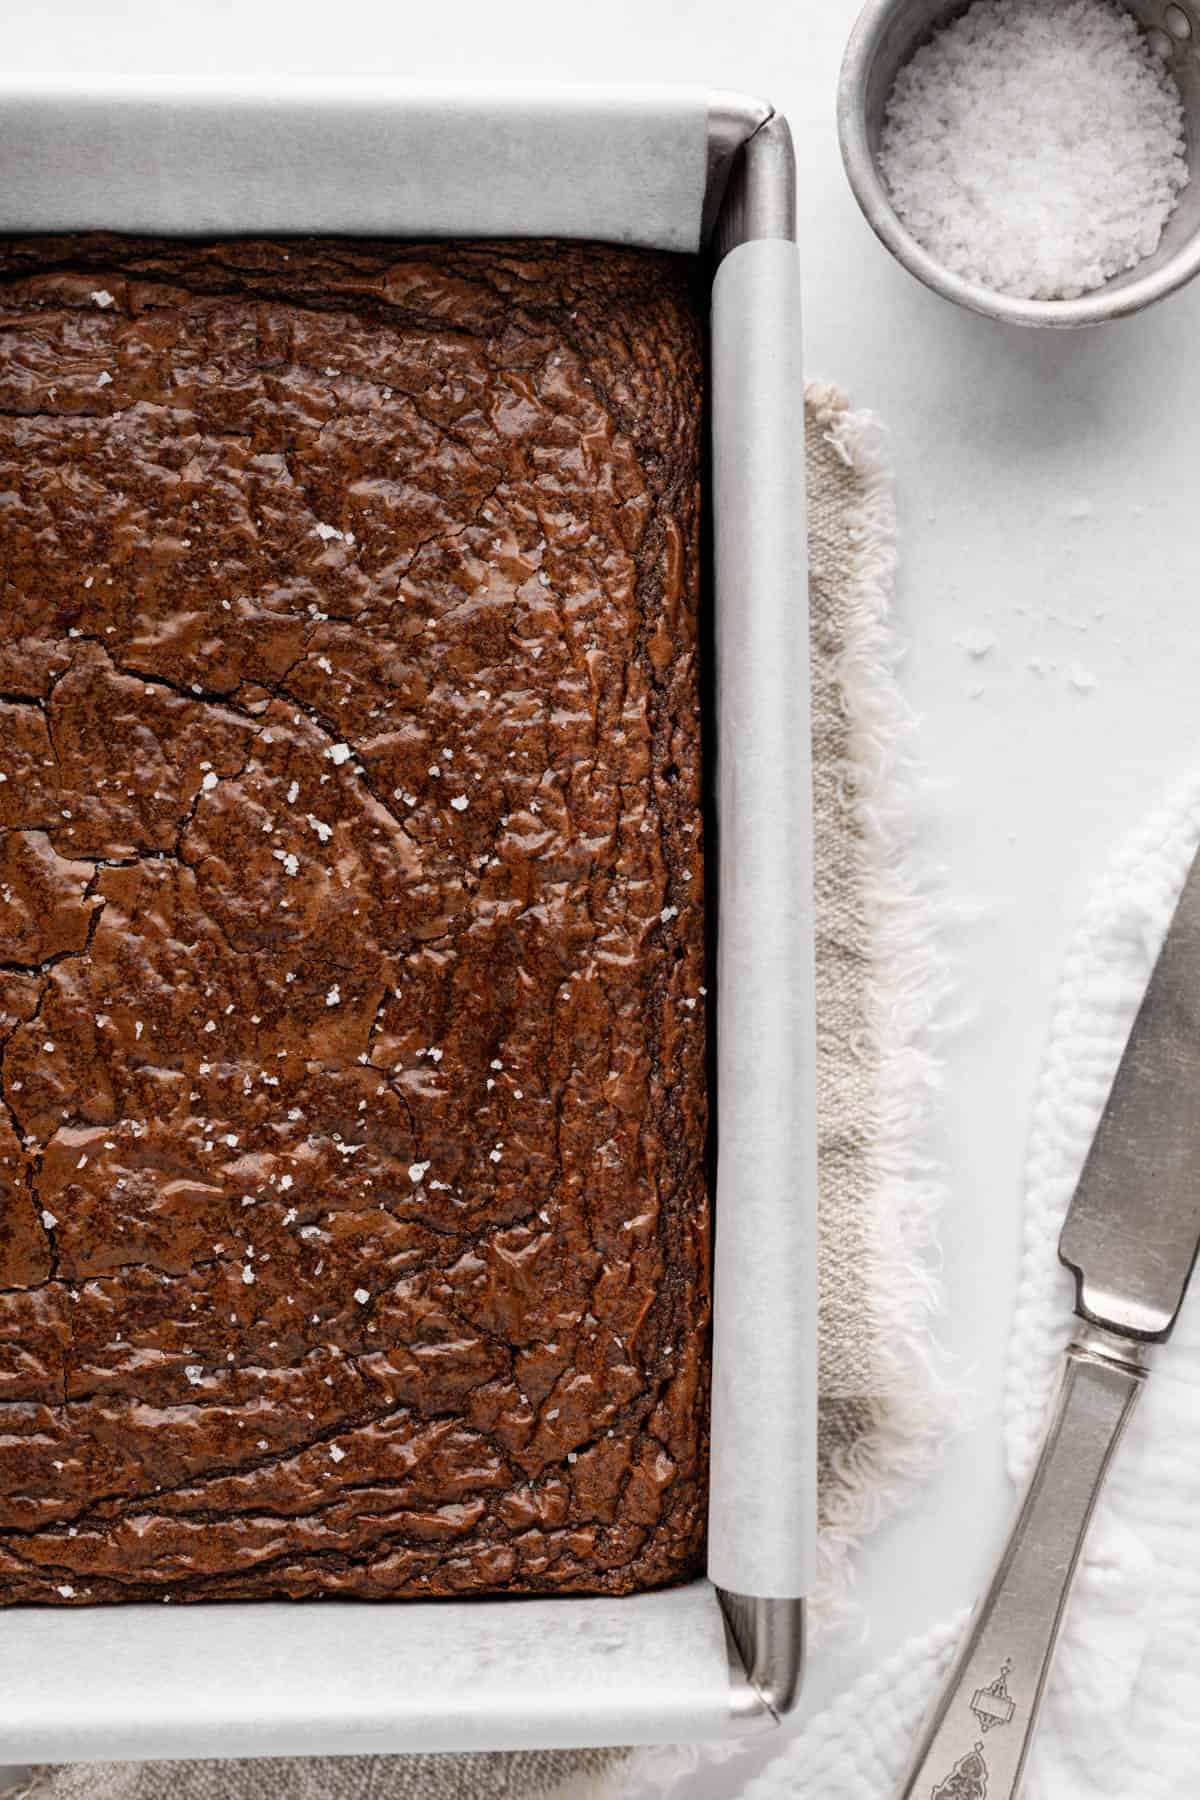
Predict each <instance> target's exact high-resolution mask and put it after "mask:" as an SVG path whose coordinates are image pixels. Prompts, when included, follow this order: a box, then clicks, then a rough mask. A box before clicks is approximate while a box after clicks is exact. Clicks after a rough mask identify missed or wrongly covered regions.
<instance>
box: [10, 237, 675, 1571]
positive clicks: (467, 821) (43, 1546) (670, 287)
mask: <svg viewBox="0 0 1200 1800" xmlns="http://www.w3.org/2000/svg"><path fill="white" fill-rule="evenodd" d="M687 282H688V276H687V265H686V264H681V263H679V262H677V261H676V260H675V259H671V258H669V257H664V256H658V255H653V254H649V253H642V252H626V251H618V250H613V249H604V248H600V247H593V246H580V245H547V244H536V245H535V244H521V245H462V244H455V245H442V246H428V245H425V246H421V245H404V244H386V245H384V244H381V245H371V244H353V245H352V244H348V243H335V242H292V243H270V242H246V241H243V242H237V243H228V244H215V245H193V244H186V243H165V242H150V241H136V240H131V239H119V238H112V237H102V236H79V237H69V238H61V239H50V238H26V239H16V240H13V239H9V240H4V241H0V546H2V558H3V560H2V564H0V583H2V586H0V696H2V698H0V1046H2V1047H0V1099H2V1105H0V1602H9V1603H11V1602H18V1601H30V1600H32V1601H39V1602H45V1601H49V1602H56V1603H57V1602H59V1601H62V1602H71V1603H80V1602H85V1603H86V1602H93V1601H110V1600H119V1599H126V1598H139V1599H145V1598H149V1597H155V1596H158V1597H162V1598H173V1597H177V1598H179V1599H185V1598H186V1599H200V1598H214V1597H235V1596H236V1597H267V1596H272V1595H290V1596H303V1595H317V1594H322V1593H342V1594H349V1595H355V1596H359V1597H387V1596H406V1595H420V1594H429V1595H432V1594H448V1593H459V1592H486V1591H508V1592H513V1591H537V1592H551V1591H574V1592H608V1593H619V1592H625V1591H628V1590H630V1589H634V1588H637V1587H645V1586H651V1585H654V1584H657V1583H661V1582H664V1581H668V1580H673V1579H678V1578H681V1577H683V1576H685V1575H687V1574H689V1573H691V1572H694V1570H695V1569H696V1567H697V1559H698V1557H699V1556H700V1554H701V1551H702V1544H703V1528H704V1482H705V1467H704V1462H705V1449H706V1424H705V1413H706V1378H707V1377H706V1329H707V1306H708V1229H709V1221H708V1205H707V1196H706V1187H705V1173H704V1137H705V1097H704V1061H705V1057H704V1041H705V1040H704V1032H705V1026H704V1011H705V1005H704V986H703V983H704V979H705V975H704V937H703V895H702V861H701V813H700V781H701V763H700V728H699V715H698V697H697V672H696V654H697V651H696V612H697V591H698V510H699V503H698V471H699V431H700V397H701V329H700V323H699V318H698V315H697V312H696V309H695V307H694V306H693V304H692V301H691V299H690V297H689V290H688V285H687Z"/></svg>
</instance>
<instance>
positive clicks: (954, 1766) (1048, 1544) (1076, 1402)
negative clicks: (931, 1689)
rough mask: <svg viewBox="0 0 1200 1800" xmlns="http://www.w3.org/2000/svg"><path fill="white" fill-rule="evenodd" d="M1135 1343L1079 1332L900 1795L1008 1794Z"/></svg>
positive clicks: (1138, 1374) (1122, 1412) (1118, 1420)
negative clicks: (1001, 1544)
mask: <svg viewBox="0 0 1200 1800" xmlns="http://www.w3.org/2000/svg"><path fill="white" fill-rule="evenodd" d="M1143 1356H1144V1348H1143V1347H1142V1346H1140V1345H1137V1344H1134V1343H1132V1342H1130V1341H1129V1340H1127V1339H1123V1338H1118V1337H1116V1336H1114V1335H1113V1334H1111V1333H1108V1332H1101V1331H1098V1330H1093V1329H1091V1328H1081V1330H1080V1332H1079V1333H1078V1334H1077V1337H1076V1341H1075V1342H1074V1343H1072V1345H1071V1346H1070V1348H1069V1349H1068V1351H1067V1358H1066V1368H1065V1370H1064V1371H1063V1379H1062V1384H1061V1386H1060V1388H1059V1391H1058V1398H1057V1400H1056V1402H1055V1406H1054V1411H1053V1413H1052V1414H1051V1418H1050V1424H1049V1428H1048V1430H1047V1433H1046V1438H1045V1442H1044V1443H1043V1445H1042V1452H1041V1456H1040V1457H1039V1459H1038V1464H1037V1468H1036V1469H1035V1470H1034V1472H1033V1477H1032V1480H1031V1481H1030V1483H1029V1488H1028V1491H1027V1492H1026V1494H1025V1498H1024V1500H1023V1501H1022V1503H1021V1510H1020V1512H1019V1513H1018V1514H1017V1519H1016V1523H1015V1524H1014V1526H1013V1528H1012V1534H1011V1536H1010V1537H1009V1540H1008V1544H1007V1546H1006V1548H1005V1550H1004V1553H1003V1555H1002V1556H1001V1558H1000V1561H999V1563H998V1565H997V1568H996V1572H995V1574H994V1575H993V1577H992V1581H991V1585H990V1586H989V1588H988V1590H987V1593H986V1594H985V1595H984V1597H983V1600H982V1601H981V1602H980V1604H979V1606H978V1607H977V1608H976V1610H975V1613H974V1614H973V1616H972V1618H971V1622H970V1624H969V1626H968V1627H967V1632H966V1636H965V1638H964V1640H963V1643H962V1646H961V1648H960V1649H959V1651H958V1654H957V1656H956V1657H955V1659H954V1662H953V1664H952V1666H951V1668H950V1671H949V1673H948V1675H947V1676H946V1680H945V1683H944V1685H943V1687H942V1690H941V1692H940V1693H939V1695H938V1698H937V1700H936V1702H935V1704H934V1706H933V1707H932V1709H931V1711H930V1713H929V1716H928V1718H927V1719H926V1721H925V1725H924V1728H923V1730H922V1733H921V1738H920V1741H919V1743H918V1745H917V1749H916V1752H915V1754H914V1757H913V1761H912V1763H911V1764H910V1767H909V1773H908V1775H907V1777H906V1778H905V1780H904V1782H903V1783H902V1785H901V1787H900V1789H899V1792H898V1800H985V1797H986V1800H1012V1796H1014V1795H1015V1794H1016V1793H1017V1792H1018V1791H1019V1789H1020V1786H1021V1778H1022V1775H1023V1772H1024V1769H1025V1759H1026V1756H1027V1755H1028V1753H1029V1746H1030V1744H1031V1743H1032V1741H1033V1733H1034V1728H1035V1726H1036V1724H1037V1717H1038V1710H1039V1708H1040V1706H1041V1702H1042V1694H1043V1691H1044V1689H1045V1686H1046V1677H1047V1675H1048V1674H1049V1672H1050V1664H1051V1662H1052V1660H1053V1657H1054V1646H1055V1642H1056V1640H1057V1637H1058V1628H1059V1625H1060V1623H1061V1621H1062V1616H1063V1611H1064V1609H1065V1607H1066V1603H1067V1596H1068V1594H1069V1592H1070V1588H1071V1582H1072V1579H1073V1577H1074V1574H1075V1566H1076V1564H1077V1562H1078V1561H1079V1552H1080V1550H1081V1549H1082V1547H1083V1540H1084V1538H1085V1537H1086V1535H1087V1529H1088V1525H1089V1524H1090V1523H1091V1517H1092V1510H1093V1508H1094V1506H1095V1504H1096V1497H1097V1495H1098V1494H1099V1492H1100V1489H1101V1487H1102V1485H1103V1483H1104V1477H1105V1475H1106V1474H1107V1473H1108V1466H1109V1463H1110V1462H1111V1460H1112V1455H1113V1451H1114V1450H1115V1449H1116V1447H1117V1444H1118V1442H1119V1441H1120V1437H1121V1433H1122V1431H1123V1430H1124V1429H1125V1425H1126V1423H1127V1422H1128V1420H1129V1416H1130V1414H1131V1413H1132V1411H1133V1407H1134V1403H1135V1401H1136V1400H1137V1397H1138V1394H1139V1393H1140V1392H1141V1388H1142V1383H1143V1381H1144V1380H1145V1378H1146V1368H1145V1364H1144V1362H1143V1361H1142V1358H1143Z"/></svg>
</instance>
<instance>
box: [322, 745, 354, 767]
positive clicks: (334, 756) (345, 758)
mask: <svg viewBox="0 0 1200 1800" xmlns="http://www.w3.org/2000/svg"><path fill="white" fill-rule="evenodd" d="M325 754H326V756H327V757H328V758H329V760H330V762H331V763H336V764H337V765H338V766H339V767H340V766H341V764H342V763H344V762H349V761H350V758H351V757H352V756H353V754H354V752H353V750H351V748H350V746H349V744H331V745H330V747H329V749H328V750H327V751H326V752H325Z"/></svg>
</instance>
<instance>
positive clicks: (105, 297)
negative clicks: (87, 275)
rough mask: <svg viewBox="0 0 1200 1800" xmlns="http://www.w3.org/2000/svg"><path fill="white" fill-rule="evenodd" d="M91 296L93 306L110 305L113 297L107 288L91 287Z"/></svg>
mask: <svg viewBox="0 0 1200 1800" xmlns="http://www.w3.org/2000/svg"><path fill="white" fill-rule="evenodd" d="M91 298H92V304H93V305H94V306H111V305H112V304H113V297H112V295H111V294H110V293H109V291H108V289H107V288H93V289H92V295H91Z"/></svg>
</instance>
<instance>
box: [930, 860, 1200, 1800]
mask: <svg viewBox="0 0 1200 1800" xmlns="http://www.w3.org/2000/svg"><path fill="white" fill-rule="evenodd" d="M1198 1241H1200V856H1197V859H1196V861H1195V862H1193V864H1192V867H1191V870H1190V872H1189V874H1188V878H1187V881H1186V883H1185V885H1184V889H1183V893H1182V894H1181V895H1180V898H1179V902H1178V905H1177V906H1176V909H1175V914H1174V917H1173V918H1172V920H1171V924H1170V927H1169V929H1168V931H1167V935H1166V939H1165V940H1164V943H1163V947H1162V950H1161V951H1160V953H1159V957H1158V961H1157V963H1156V964H1155V967H1154V972H1153V974H1152V975H1151V977H1150V985H1149V987H1148V988H1147V989H1146V994H1145V998H1144V999H1143V1001H1142V1004H1141V1007H1140V1009H1139V1011H1138V1015H1137V1018H1136V1020H1135V1022H1134V1026H1133V1030H1132V1032H1131V1033H1130V1036H1129V1042H1128V1043H1127V1045H1126V1047H1125V1053H1124V1055H1123V1056H1122V1058H1121V1063H1120V1067H1119V1068H1118V1070H1117V1074H1116V1078H1115V1080H1114V1081H1113V1085H1112V1090H1111V1092H1110V1094H1109V1097H1108V1103H1107V1105H1106V1106H1105V1109H1104V1114H1103V1117H1102V1118H1101V1120H1100V1124H1099V1126H1098V1127H1097V1130H1096V1135H1095V1138H1094V1139H1093V1141H1092V1147H1091V1150H1090V1151H1089V1153H1088V1159H1087V1162H1086V1164H1085V1165H1084V1170H1083V1174H1082V1175H1081V1176H1080V1178H1079V1185H1078V1187H1077V1188H1076V1190H1075V1196H1074V1198H1073V1200H1072V1201H1071V1206H1070V1210H1069V1211H1068V1213H1067V1218H1066V1222H1065V1224H1064V1225H1063V1229H1062V1235H1061V1236H1060V1238H1059V1244H1058V1251H1059V1255H1060V1256H1061V1257H1062V1260H1063V1261H1064V1262H1065V1263H1066V1264H1067V1266H1068V1268H1070V1269H1071V1270H1072V1271H1073V1273H1074V1275H1075V1283H1076V1303H1075V1310H1076V1313H1077V1315H1078V1318H1079V1324H1078V1327H1077V1329H1076V1331H1075V1333H1074V1336H1073V1339H1072V1342H1071V1345H1070V1347H1069V1349H1068V1350H1067V1354H1066V1367H1065V1369H1064V1371H1063V1378H1062V1385H1061V1387H1060V1389H1059V1393H1058V1398H1057V1400H1056V1402H1055V1405H1054V1409H1053V1412H1052V1414H1051V1418H1050V1423H1049V1427H1048V1430H1047V1433H1046V1438H1045V1442H1044V1444H1043V1446H1042V1451H1041V1457H1040V1459H1039V1461H1038V1465H1037V1468H1036V1469H1035V1470H1034V1473H1033V1477H1032V1480H1031V1481H1030V1484H1029V1489H1028V1492H1027V1493H1026V1495H1025V1498H1024V1500H1023V1501H1022V1504H1021V1508H1020V1511H1019V1513H1018V1515H1017V1519H1016V1523H1015V1524H1014V1526H1013V1529H1012V1535H1011V1536H1010V1538H1009V1540H1008V1544H1007V1546H1006V1548H1005V1550H1004V1552H1003V1554H1002V1556H1001V1557H1000V1561H999V1563H998V1565H997V1568H996V1572H995V1574H994V1576H993V1577H992V1582H991V1586H990V1587H989V1588H988V1590H987V1593H986V1594H985V1595H984V1598H983V1600H982V1601H981V1602H980V1604H979V1606H978V1608H977V1609H976V1612H975V1613H974V1615H973V1617H972V1619H971V1623H970V1625H969V1627H968V1629H967V1633H966V1637H965V1639H964V1642H963V1644H962V1646H961V1648H960V1649H959V1652H958V1654H957V1656H956V1658H955V1660H954V1663H953V1665H952V1667H951V1669H950V1673H949V1675H948V1676H947V1678H946V1681H945V1684H944V1686H943V1688H942V1690H941V1692H940V1694H939V1696H938V1698H937V1701H936V1702H935V1704H934V1706H933V1708H932V1710H931V1712H930V1714H929V1717H928V1718H927V1720H926V1722H925V1726H924V1728H923V1731H922V1734H921V1738H920V1742H919V1744H918V1746H917V1750H916V1753H915V1756H914V1758H913V1762H912V1764H911V1765H910V1771H909V1774H908V1776H907V1778H906V1779H905V1781H904V1783H903V1784H902V1786H901V1788H900V1790H899V1791H900V1795H901V1796H902V1797H903V1800H918V1797H919V1800H985V1796H986V1800H1010V1796H1012V1795H1015V1794H1016V1793H1017V1792H1018V1791H1019V1789H1020V1786H1021V1779H1022V1774H1023V1771H1024V1768H1025V1759H1026V1756H1027V1755H1028V1752H1029V1746H1030V1742H1031V1740H1032V1737H1033V1731H1034V1727H1035V1725H1036V1722H1037V1715H1038V1708H1039V1706H1040V1704H1041V1700H1042V1694H1043V1691H1044V1689H1045V1685H1046V1677H1047V1675H1048V1674H1049V1671H1050V1664H1051V1660H1052V1658H1053V1655H1054V1645H1055V1640H1056V1638H1057V1636H1058V1628H1059V1624H1060V1622H1061V1620H1062V1616H1063V1610H1064V1608H1065V1606H1066V1602H1067V1595H1068V1593H1069V1591H1070V1586H1071V1581H1072V1578H1073V1576H1074V1574H1075V1566H1076V1563H1077V1562H1078V1560H1079V1552H1080V1549H1081V1548H1082V1545H1083V1540H1084V1537H1085V1536H1086V1533H1087V1529H1088V1525H1089V1522H1090V1520H1091V1516H1092V1509H1093V1507H1094V1506H1095V1503H1096V1497H1097V1495H1098V1493H1099V1491H1100V1488H1101V1485H1102V1483H1103V1481H1104V1477H1105V1475H1106V1473H1107V1471H1108V1467H1109V1463H1110V1462H1111V1460H1112V1455H1113V1451H1114V1450H1115V1449H1116V1447H1117V1443H1118V1441H1119V1439H1120V1436H1121V1433H1122V1431H1123V1430H1124V1428H1125V1425H1126V1424H1127V1422H1128V1420H1129V1417H1130V1414H1131V1413H1132V1411H1133V1408H1134V1404H1135V1402H1136V1400H1137V1397H1138V1394H1139V1392H1140V1391H1141V1386H1142V1383H1143V1382H1144V1380H1145V1379H1146V1374H1147V1367H1148V1354H1149V1347H1150V1346H1151V1345H1152V1344H1161V1343H1163V1342H1164V1341H1165V1340H1166V1339H1167V1338H1168V1337H1169V1336H1170V1334H1171V1330H1172V1328H1173V1326H1174V1324H1175V1320H1176V1318H1177V1316H1178V1313H1179V1308H1180V1305H1181V1303H1182V1301H1183V1296H1184V1292H1185V1290H1186V1288H1187V1284H1188V1279H1189V1277H1190V1275H1191V1272H1192V1264H1193V1263H1194V1261H1195V1258H1196V1249H1197V1243H1198Z"/></svg>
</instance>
